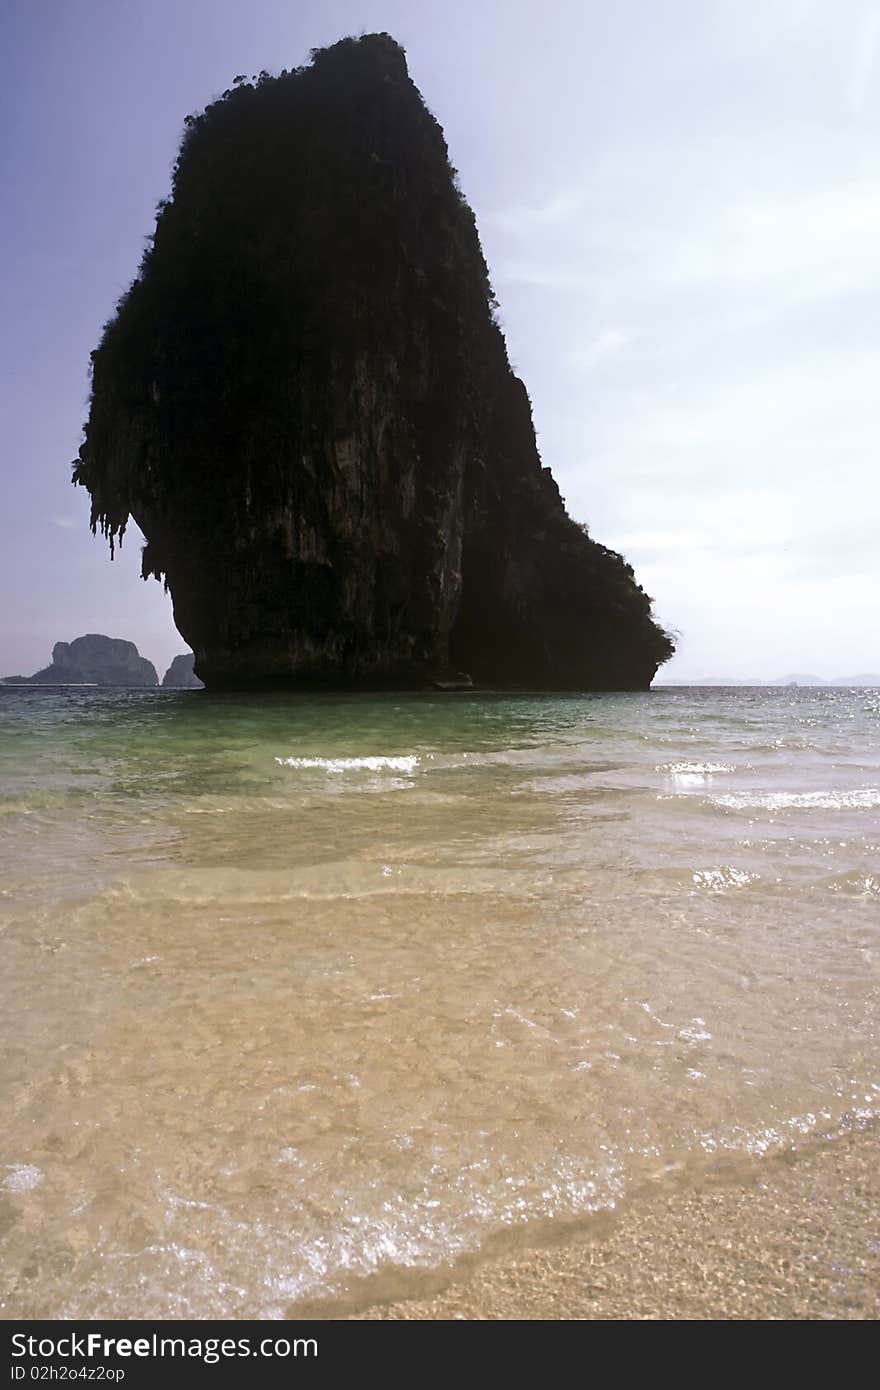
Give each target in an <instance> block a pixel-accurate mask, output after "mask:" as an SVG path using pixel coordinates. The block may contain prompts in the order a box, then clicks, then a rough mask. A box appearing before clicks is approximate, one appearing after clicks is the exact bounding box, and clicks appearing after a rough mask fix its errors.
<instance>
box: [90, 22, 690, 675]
mask: <svg viewBox="0 0 880 1390" xmlns="http://www.w3.org/2000/svg"><path fill="white" fill-rule="evenodd" d="M185 125H186V130H185V134H184V138H183V143H182V145H181V149H180V154H179V157H178V160H177V163H176V165H175V169H174V178H173V185H172V189H171V195H170V197H169V199H168V200H167V201H163V202H162V203H160V205H159V212H158V217H157V221H156V226H155V233H154V235H153V236H152V237H151V238H150V239H149V245H148V249H147V251H146V253H145V255H144V259H143V262H142V265H141V268H140V273H139V275H138V277H137V278H136V279H135V281H134V283H133V284H132V285H131V287H130V289H129V290H128V291H127V293H126V294H125V295H123V297H122V299H121V301H120V303H119V305H118V309H117V313H116V315H115V317H114V318H113V319H112V321H111V322H110V323H109V324H108V325H107V327H106V330H105V332H104V335H103V337H102V339H101V342H100V345H99V346H98V348H97V350H96V351H95V352H94V353H93V354H92V364H93V374H92V396H91V403H90V411H89V419H88V424H87V427H86V432H85V439H84V442H83V444H82V446H81V448H80V450H79V457H78V458H77V459H76V461H75V463H74V466H73V481H74V482H75V483H76V484H80V485H82V486H83V487H85V488H87V489H88V491H89V493H90V495H91V499H92V511H91V525H92V530H93V531H95V530H98V529H100V531H101V533H102V534H103V535H105V536H107V537H108V538H109V541H110V548H111V553H112V551H113V548H114V546H115V545H116V544H118V543H120V542H121V541H122V538H123V535H124V534H125V531H126V527H127V525H128V522H129V518H130V517H134V519H135V520H136V521H137V523H138V525H139V526H140V528H141V530H142V531H143V533H144V535H145V537H146V540H147V544H146V546H145V547H144V552H143V575H144V577H145V578H147V577H150V576H154V577H155V578H157V579H159V580H161V581H163V582H164V583H165V585H166V587H167V588H168V589H169V590H170V593H171V596H172V600H173V603H174V616H175V622H176V625H177V628H178V630H179V631H180V632H181V633H182V634H183V636H184V637H185V639H186V640H187V641H188V642H189V643H190V645H191V646H192V647H193V649H194V652H195V670H196V671H197V673H198V675H199V676H200V677H201V679H202V680H203V681H204V682H205V683H206V684H207V685H208V686H209V687H217V688H249V687H253V688H266V687H269V688H271V687H288V688H295V689H301V688H306V689H308V688H311V687H331V688H348V687H366V688H376V687H379V688H381V687H409V688H424V687H430V686H431V685H434V684H438V685H441V686H445V687H449V686H451V687H453V688H461V687H464V686H467V685H468V683H469V681H470V680H472V681H473V683H474V684H475V685H476V686H478V687H483V688H486V687H492V688H497V689H505V688H506V689H511V688H514V689H522V688H528V689H545V690H546V689H559V690H562V689H569V690H571V689H586V690H613V689H616V690H646V689H647V688H648V686H649V685H650V683H651V680H652V678H653V676H654V674H655V672H656V671H657V668H658V666H660V665H661V664H662V663H663V662H664V661H666V660H668V658H669V657H670V656H671V655H672V652H673V643H672V641H671V639H670V637H669V636H668V634H667V633H666V632H664V631H663V630H662V629H661V628H660V627H659V626H658V624H657V623H656V622H655V621H654V619H653V617H652V613H651V600H650V598H649V597H648V595H647V594H646V593H645V592H644V590H643V589H642V587H641V586H640V585H639V584H638V582H637V581H636V578H635V576H634V574H633V570H632V568H631V566H630V565H629V564H627V563H626V561H625V560H624V559H623V558H622V557H621V556H620V555H618V554H616V553H615V552H614V551H612V550H609V549H608V548H607V547H605V546H603V545H600V544H599V543H598V542H597V541H595V540H593V539H592V538H591V537H590V535H589V534H588V532H587V529H586V527H585V526H583V525H580V524H578V523H577V522H576V521H574V520H572V518H571V517H569V515H568V514H567V512H566V509H565V505H564V502H563V499H562V498H561V497H560V494H559V489H558V487H557V485H556V483H555V482H554V480H553V477H552V475H551V473H550V470H549V469H548V468H545V467H542V464H541V459H540V456H539V454H538V450H537V446H536V442H535V431H534V427H533V424H532V414H531V405H530V402H529V397H528V394H527V392H526V388H525V386H524V385H523V383H522V382H521V381H520V380H519V378H518V377H517V376H516V375H515V374H514V373H513V371H512V370H511V367H510V362H509V361H508V357H507V349H506V346H505V342H504V337H503V335H502V332H501V329H500V327H499V325H498V321H497V307H498V306H497V302H496V300H495V297H494V294H493V291H492V287H491V285H490V282H489V275H488V271H487V267H486V262H485V259H484V257H483V252H482V249H481V246H480V241H479V237H478V234H477V228H476V223H475V220H474V215H473V212H472V211H471V209H470V208H469V206H468V204H467V202H466V201H465V199H464V196H463V194H462V192H461V189H460V188H459V186H458V182H457V177H456V172H455V170H454V169H453V168H452V166H451V165H450V162H449V158H448V153H447V148H446V143H445V140H444V138H443V132H442V130H441V128H440V126H439V125H438V123H437V121H436V120H435V118H434V117H433V115H432V114H431V112H430V111H429V110H428V109H427V107H426V106H425V104H424V102H423V100H422V98H421V95H420V93H419V92H418V90H417V88H416V87H415V85H414V84H413V82H412V81H411V79H410V76H409V73H408V71H407V64H406V58H405V55H404V51H403V49H402V48H401V47H400V46H399V45H398V44H397V43H396V42H395V41H394V39H392V38H391V37H390V36H389V35H388V34H367V35H364V36H363V37H361V38H357V39H355V38H347V39H343V40H342V41H341V42H339V43H335V44H333V45H332V46H331V47H329V48H325V49H321V50H317V51H314V52H313V53H312V61H311V63H310V64H309V65H308V66H306V67H302V68H297V69H295V70H294V71H284V72H282V73H281V74H280V76H277V77H273V76H270V75H269V74H268V73H265V72H264V73H261V74H260V76H259V78H255V79H253V80H252V81H247V80H246V79H245V78H244V77H238V78H236V79H235V81H234V83H233V86H232V87H231V88H230V89H229V90H228V91H226V92H224V93H223V95H222V97H220V98H219V99H218V100H217V101H214V102H213V103H212V104H211V105H210V106H209V107H208V108H207V110H205V111H204V112H203V113H202V114H201V115H199V116H190V117H188V118H187V120H186V122H185Z"/></svg>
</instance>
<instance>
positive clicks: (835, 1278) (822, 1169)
mask: <svg viewBox="0 0 880 1390" xmlns="http://www.w3.org/2000/svg"><path fill="white" fill-rule="evenodd" d="M878 1313H880V1132H878V1130H877V1128H876V1126H874V1127H872V1128H870V1129H865V1130H862V1131H860V1132H857V1133H852V1134H849V1135H845V1136H843V1137H840V1138H838V1139H835V1140H833V1141H830V1142H828V1143H827V1144H824V1145H819V1146H815V1147H812V1148H811V1149H810V1150H809V1151H807V1152H803V1153H799V1152H798V1151H796V1150H792V1151H791V1152H790V1153H787V1154H784V1155H780V1156H778V1157H775V1158H770V1159H766V1160H764V1161H763V1162H761V1163H760V1164H759V1165H757V1167H756V1170H755V1171H754V1172H753V1174H752V1175H751V1177H750V1178H749V1179H747V1180H742V1179H740V1180H734V1181H731V1180H729V1179H728V1180H725V1179H723V1178H719V1179H718V1181H717V1182H713V1183H712V1184H711V1185H709V1186H705V1187H704V1188H703V1189H702V1190H700V1191H693V1190H687V1189H686V1188H684V1187H675V1188H674V1189H673V1190H670V1191H669V1192H666V1193H663V1194H662V1195H661V1194H659V1193H657V1192H653V1193H651V1192H646V1193H644V1194H643V1195H642V1196H641V1197H640V1198H638V1199H636V1200H634V1201H632V1202H631V1203H628V1204H627V1205H626V1206H625V1207H623V1208H622V1209H621V1210H620V1211H619V1212H618V1213H617V1214H616V1215H614V1216H611V1217H609V1218H608V1219H607V1220H603V1219H599V1220H597V1221H596V1222H594V1223H593V1226H592V1227H591V1228H584V1229H582V1230H581V1231H580V1232H579V1233H578V1234H577V1236H576V1237H574V1238H573V1239H571V1240H570V1241H569V1242H568V1243H566V1244H563V1245H556V1246H554V1247H551V1248H545V1249H540V1250H529V1251H523V1252H521V1253H518V1254H516V1255H511V1256H509V1257H505V1258H502V1259H499V1260H497V1261H495V1262H493V1263H490V1264H488V1265H484V1266H482V1267H481V1268H479V1269H478V1270H477V1271H476V1272H475V1273H473V1274H471V1276H470V1277H463V1278H461V1279H458V1280H456V1281H454V1282H453V1283H452V1284H451V1285H450V1286H449V1288H447V1289H446V1290H445V1291H444V1292H443V1293H441V1294H438V1295H437V1296H436V1297H433V1298H428V1299H424V1300H416V1301H407V1302H401V1303H394V1304H389V1305H386V1306H384V1307H374V1308H372V1309H370V1310H369V1311H367V1312H364V1313H361V1314H359V1315H358V1316H359V1317H362V1318H383V1319H385V1318H429V1319H507V1320H510V1319H587V1318H602V1319H605V1318H608V1319H642V1318H646V1319H658V1318H662V1319H695V1318H716V1319H719V1318H723V1319H727V1318H749V1319H756V1318H760V1319H786V1318H811V1319H812V1318H818V1319H838V1318H876V1317H877V1315H878Z"/></svg>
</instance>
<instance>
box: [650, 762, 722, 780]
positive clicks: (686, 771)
mask: <svg viewBox="0 0 880 1390" xmlns="http://www.w3.org/2000/svg"><path fill="white" fill-rule="evenodd" d="M654 771H655V772H668V773H670V774H671V776H673V777H711V776H713V774H715V773H718V772H736V768H735V767H734V765H733V763H698V762H692V763H658V764H657V766H656V767H655V769H654Z"/></svg>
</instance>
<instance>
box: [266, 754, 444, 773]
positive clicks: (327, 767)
mask: <svg viewBox="0 0 880 1390" xmlns="http://www.w3.org/2000/svg"><path fill="white" fill-rule="evenodd" d="M275 761H276V763H277V764H278V766H279V767H298V768H318V769H320V770H321V771H323V772H384V771H390V772H415V771H416V769H417V767H418V766H419V759H418V758H417V757H415V756H411V757H400V758H396V757H395V758H276V759H275Z"/></svg>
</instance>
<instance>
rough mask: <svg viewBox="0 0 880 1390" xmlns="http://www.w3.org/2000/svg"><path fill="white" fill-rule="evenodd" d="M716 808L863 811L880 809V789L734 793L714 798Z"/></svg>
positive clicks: (735, 809) (713, 803)
mask: <svg viewBox="0 0 880 1390" xmlns="http://www.w3.org/2000/svg"><path fill="white" fill-rule="evenodd" d="M709 800H710V801H711V803H712V805H713V806H725V807H727V808H729V809H730V810H732V811H751V810H755V811H789V810H794V811H811V810H816V811H860V810H866V811H867V810H871V809H873V808H874V807H875V806H880V789H878V788H877V787H862V788H858V789H855V790H852V791H829V792H730V793H728V794H727V795H725V796H713V797H710V798H709Z"/></svg>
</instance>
